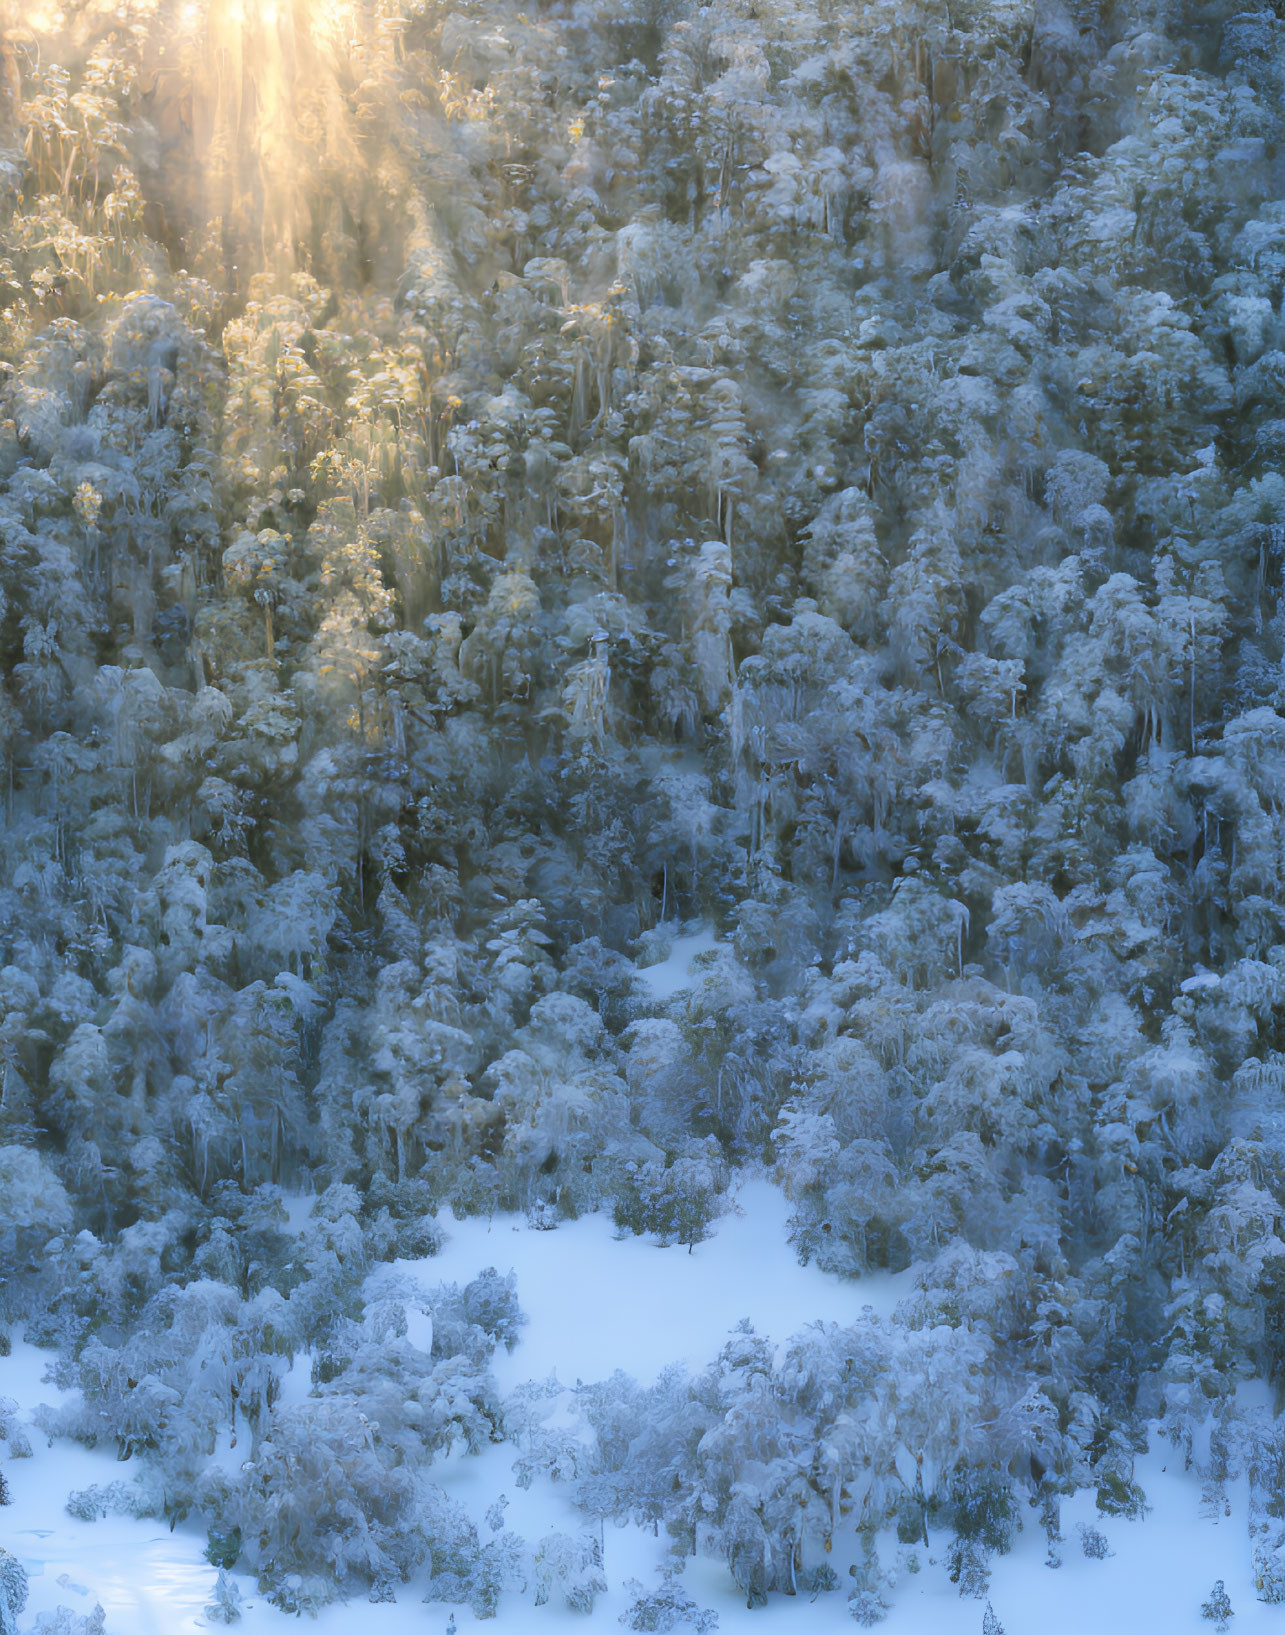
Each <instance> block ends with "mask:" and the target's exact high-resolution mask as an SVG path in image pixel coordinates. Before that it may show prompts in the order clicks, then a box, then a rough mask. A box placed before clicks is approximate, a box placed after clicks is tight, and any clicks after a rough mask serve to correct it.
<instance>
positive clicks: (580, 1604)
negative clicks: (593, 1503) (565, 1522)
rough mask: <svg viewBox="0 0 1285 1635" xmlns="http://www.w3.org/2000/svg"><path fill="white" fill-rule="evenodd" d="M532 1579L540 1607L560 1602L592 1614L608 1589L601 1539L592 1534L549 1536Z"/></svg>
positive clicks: (539, 1552)
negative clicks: (554, 1601)
mask: <svg viewBox="0 0 1285 1635" xmlns="http://www.w3.org/2000/svg"><path fill="white" fill-rule="evenodd" d="M532 1579H533V1582H534V1585H535V1604H536V1606H537V1607H542V1606H544V1605H545V1604H546V1603H547V1602H548V1601H550V1600H553V1599H559V1600H561V1601H562V1602H563V1604H564V1605H565V1606H566V1607H567V1608H568V1609H569V1610H570V1611H572V1612H592V1611H593V1604H594V1602H595V1601H596V1600H597V1598H598V1597H599V1596H600V1595H601V1594H602V1593H603V1592H604V1591H605V1590H606V1588H607V1580H606V1579H605V1578H604V1577H603V1574H602V1552H601V1551H600V1550H599V1548H598V1540H597V1539H596V1538H594V1536H593V1535H592V1534H591V1533H581V1534H580V1536H579V1537H578V1538H571V1537H569V1536H568V1535H567V1534H566V1533H550V1534H549V1536H548V1537H547V1538H543V1539H541V1540H540V1545H539V1548H538V1549H537V1550H536V1553H535V1561H534V1564H533V1569H532Z"/></svg>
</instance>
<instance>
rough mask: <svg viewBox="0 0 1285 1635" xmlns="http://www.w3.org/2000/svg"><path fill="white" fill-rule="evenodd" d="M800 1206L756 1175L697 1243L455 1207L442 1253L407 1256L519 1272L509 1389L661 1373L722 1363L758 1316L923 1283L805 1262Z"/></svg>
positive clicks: (784, 1324)
mask: <svg viewBox="0 0 1285 1635" xmlns="http://www.w3.org/2000/svg"><path fill="white" fill-rule="evenodd" d="M788 1215H789V1205H788V1203H787V1202H786V1200H785V1199H784V1198H783V1197H782V1195H781V1193H780V1192H779V1191H778V1190H777V1188H776V1187H774V1186H772V1185H771V1183H770V1182H768V1181H765V1180H751V1181H749V1182H747V1183H746V1184H745V1185H744V1186H743V1187H742V1188H741V1190H740V1192H739V1193H738V1194H737V1203H736V1212H735V1213H733V1214H731V1215H727V1216H724V1217H723V1219H722V1220H720V1221H718V1222H716V1223H715V1232H714V1236H713V1237H712V1238H710V1239H709V1240H708V1241H707V1242H705V1243H702V1244H698V1245H697V1247H696V1248H695V1250H694V1251H693V1252H692V1253H691V1254H688V1253H687V1251H686V1249H682V1248H678V1247H673V1248H669V1249H661V1248H658V1247H657V1246H656V1245H655V1244H654V1243H651V1242H649V1241H648V1240H646V1239H644V1238H636V1237H627V1238H620V1239H618V1238H617V1237H616V1235H615V1228H614V1227H613V1226H612V1223H611V1221H610V1219H609V1218H608V1217H607V1216H606V1215H590V1216H587V1217H585V1218H584V1219H583V1220H578V1221H569V1222H565V1223H564V1224H563V1225H562V1226H560V1227H559V1228H558V1229H557V1230H556V1231H554V1232H536V1231H532V1230H531V1229H530V1228H529V1227H528V1226H527V1224H526V1221H525V1219H523V1218H521V1217H514V1216H506V1215H500V1216H496V1217H495V1218H494V1219H493V1220H491V1221H486V1220H482V1219H478V1218H473V1219H470V1220H464V1221H457V1220H455V1218H454V1217H453V1216H452V1215H451V1214H450V1212H449V1211H445V1212H443V1214H442V1216H441V1217H440V1220H441V1223H442V1224H443V1225H444V1226H445V1227H446V1230H447V1232H448V1233H449V1237H448V1239H447V1241H446V1244H445V1245H444V1247H443V1249H442V1251H441V1253H440V1254H437V1255H435V1256H434V1257H433V1258H432V1259H431V1260H420V1261H398V1262H396V1267H397V1269H398V1271H400V1272H403V1273H405V1274H406V1275H407V1276H409V1277H412V1278H413V1279H414V1280H415V1282H416V1283H418V1284H419V1285H420V1286H421V1287H423V1288H425V1289H430V1288H432V1287H433V1285H434V1284H437V1283H445V1282H451V1283H467V1282H468V1280H469V1279H470V1278H472V1277H476V1276H477V1274H478V1272H480V1271H482V1270H483V1269H484V1268H485V1267H487V1266H494V1267H495V1269H496V1271H498V1272H510V1271H512V1272H515V1273H516V1274H517V1280H518V1300H519V1301H520V1303H521V1306H522V1309H523V1311H524V1312H525V1313H526V1314H527V1318H528V1322H527V1325H526V1327H525V1328H524V1329H523V1330H522V1339H521V1341H520V1343H519V1344H518V1346H517V1347H516V1349H515V1350H514V1351H513V1352H512V1353H510V1354H507V1355H506V1354H505V1353H504V1352H503V1351H501V1352H499V1353H498V1354H497V1355H496V1358H495V1360H494V1363H493V1365H492V1366H493V1369H494V1372H495V1376H496V1379H497V1380H498V1382H499V1384H500V1385H501V1387H502V1388H503V1389H504V1390H506V1391H509V1390H512V1389H513V1387H514V1386H515V1385H518V1384H520V1383H521V1382H522V1381H523V1380H529V1379H546V1378H548V1376H549V1375H550V1374H555V1375H556V1376H557V1378H558V1379H559V1381H561V1383H562V1384H564V1385H574V1384H575V1383H576V1381H577V1380H586V1381H587V1380H598V1379H606V1378H607V1376H608V1375H609V1374H611V1373H612V1372H613V1371H614V1370H615V1369H617V1368H623V1369H624V1370H625V1372H626V1373H629V1374H632V1375H633V1376H634V1378H635V1379H638V1380H642V1381H651V1380H654V1379H655V1378H656V1376H657V1375H658V1374H659V1373H660V1371H661V1369H662V1368H664V1367H665V1366H666V1364H668V1363H674V1362H681V1363H686V1364H687V1365H688V1367H689V1368H692V1369H698V1368H701V1367H702V1366H703V1365H704V1364H705V1363H708V1362H711V1361H712V1360H713V1358H714V1356H715V1355H716V1353H717V1352H718V1349H719V1347H720V1346H721V1345H722V1344H723V1342H724V1340H725V1339H726V1338H727V1336H728V1333H729V1331H730V1330H731V1329H733V1328H735V1327H736V1325H737V1323H738V1322H740V1320H741V1319H742V1318H744V1317H748V1318H749V1320H750V1321H751V1322H752V1323H753V1324H754V1326H755V1328H756V1329H757V1330H758V1331H759V1333H761V1334H767V1335H770V1336H771V1337H772V1339H774V1340H777V1341H783V1340H787V1339H789V1337H790V1335H791V1334H794V1333H796V1332H797V1331H798V1330H799V1329H801V1328H803V1327H804V1325H805V1324H807V1323H810V1322H815V1321H816V1320H817V1319H821V1320H823V1321H825V1322H835V1323H850V1322H851V1321H852V1320H853V1319H854V1318H855V1317H856V1316H857V1314H858V1313H859V1312H860V1310H861V1308H862V1307H863V1306H865V1305H870V1306H873V1307H874V1309H875V1310H876V1311H877V1312H881V1313H888V1312H891V1311H892V1309H893V1307H894V1306H895V1305H896V1304H897V1302H898V1300H900V1299H902V1298H903V1297H904V1295H905V1294H907V1293H908V1292H909V1290H910V1286H911V1285H910V1281H909V1277H908V1275H907V1274H904V1273H903V1274H901V1275H899V1276H897V1277H878V1278H871V1279H868V1280H867V1281H865V1282H862V1283H849V1282H846V1281H845V1280H844V1279H842V1278H839V1277H833V1276H831V1275H830V1274H828V1273H826V1272H820V1271H817V1270H816V1268H815V1267H811V1266H808V1267H803V1266H800V1265H799V1263H798V1260H797V1258H796V1257H795V1254H794V1251H793V1249H792V1248H791V1247H790V1245H789V1243H788V1242H787V1241H786V1221H787V1217H788Z"/></svg>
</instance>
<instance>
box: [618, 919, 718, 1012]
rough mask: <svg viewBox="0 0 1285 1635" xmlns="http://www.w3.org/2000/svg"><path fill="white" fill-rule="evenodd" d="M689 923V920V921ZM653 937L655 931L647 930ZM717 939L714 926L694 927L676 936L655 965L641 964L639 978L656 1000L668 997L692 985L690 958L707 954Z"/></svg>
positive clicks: (714, 946)
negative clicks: (666, 951)
mask: <svg viewBox="0 0 1285 1635" xmlns="http://www.w3.org/2000/svg"><path fill="white" fill-rule="evenodd" d="M689 923H690V922H689ZM650 935H652V936H653V937H654V936H655V933H654V932H653V933H650ZM717 946H718V938H717V936H716V935H715V933H714V928H713V926H709V925H702V926H699V927H698V929H697V930H695V931H690V932H685V933H683V934H682V935H680V936H675V937H674V938H673V939H672V941H671V942H670V945H669V952H668V953H667V954H666V955H665V957H664V958H663V959H661V960H658V961H657V963H656V964H655V965H644V966H643V967H642V968H641V969H640V970H639V972H638V978H639V981H641V982H643V983H645V984H646V986H647V987H648V988H649V989H650V991H651V996H652V998H653V999H655V1000H663V999H669V998H671V997H672V996H673V995H674V994H676V993H680V992H681V991H682V989H684V988H689V987H691V984H692V961H693V960H694V959H695V958H696V956H697V954H708V953H709V952H710V951H711V950H712V949H714V948H717Z"/></svg>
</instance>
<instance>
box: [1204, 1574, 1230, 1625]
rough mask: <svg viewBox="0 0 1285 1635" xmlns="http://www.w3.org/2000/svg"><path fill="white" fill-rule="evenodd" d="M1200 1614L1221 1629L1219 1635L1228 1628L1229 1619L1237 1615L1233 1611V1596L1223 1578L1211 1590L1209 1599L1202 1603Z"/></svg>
mask: <svg viewBox="0 0 1285 1635" xmlns="http://www.w3.org/2000/svg"><path fill="white" fill-rule="evenodd" d="M1200 1616H1201V1617H1202V1618H1208V1619H1209V1621H1210V1623H1212V1624H1213V1626H1214V1628H1215V1629H1217V1630H1218V1631H1219V1635H1222V1632H1223V1631H1224V1630H1226V1628H1227V1621H1228V1619H1230V1618H1234V1617H1235V1616H1236V1614H1235V1613H1234V1612H1233V1611H1232V1605H1231V1597H1230V1596H1229V1595H1228V1594H1227V1590H1226V1587H1225V1586H1224V1584H1223V1581H1222V1579H1221V1578H1220V1579H1219V1580H1218V1582H1217V1583H1216V1584H1215V1585H1214V1587H1213V1589H1212V1590H1211V1591H1210V1594H1209V1599H1208V1601H1204V1602H1202V1603H1201V1607H1200Z"/></svg>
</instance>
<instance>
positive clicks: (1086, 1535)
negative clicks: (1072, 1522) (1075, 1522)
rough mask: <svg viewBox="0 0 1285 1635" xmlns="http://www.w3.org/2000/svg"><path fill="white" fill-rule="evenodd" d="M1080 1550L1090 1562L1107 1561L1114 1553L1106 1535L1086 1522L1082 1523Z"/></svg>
mask: <svg viewBox="0 0 1285 1635" xmlns="http://www.w3.org/2000/svg"><path fill="white" fill-rule="evenodd" d="M1080 1548H1081V1549H1082V1550H1083V1551H1084V1553H1085V1555H1086V1556H1087V1557H1088V1558H1089V1560H1090V1561H1105V1560H1106V1558H1107V1557H1108V1556H1109V1555H1110V1554H1111V1553H1112V1552H1111V1547H1110V1545H1109V1544H1108V1543H1107V1541H1106V1535H1105V1534H1103V1533H1101V1532H1100V1531H1099V1530H1098V1529H1097V1528H1096V1527H1091V1526H1089V1525H1088V1524H1087V1523H1085V1522H1081V1523H1080Z"/></svg>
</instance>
